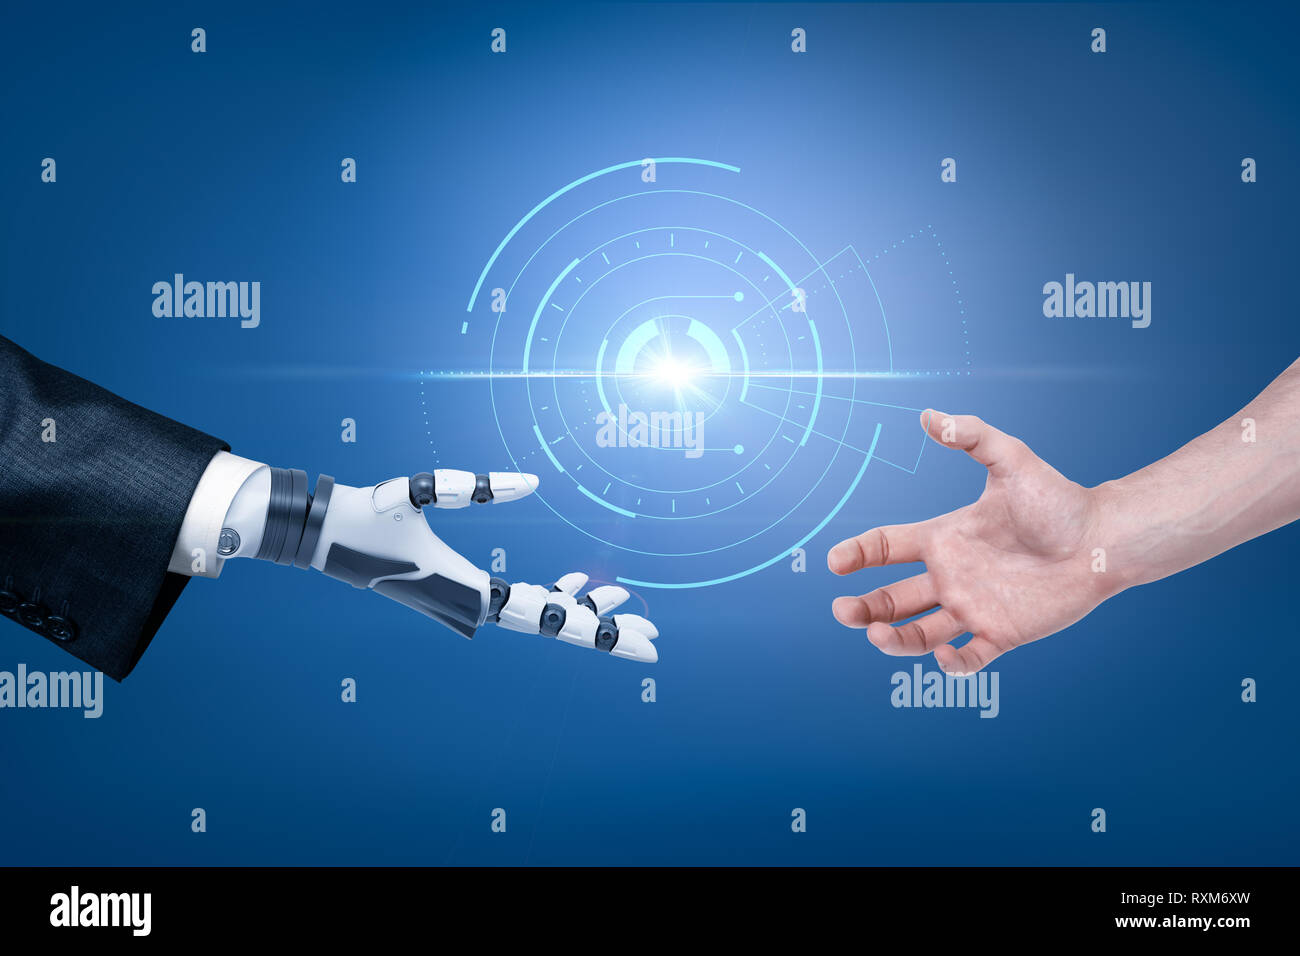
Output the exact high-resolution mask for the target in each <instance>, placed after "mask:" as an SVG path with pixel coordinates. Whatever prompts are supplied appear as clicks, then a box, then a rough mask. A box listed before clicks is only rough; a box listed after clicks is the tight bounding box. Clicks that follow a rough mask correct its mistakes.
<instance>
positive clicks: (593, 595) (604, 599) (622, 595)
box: [578, 584, 629, 617]
mask: <svg viewBox="0 0 1300 956" xmlns="http://www.w3.org/2000/svg"><path fill="white" fill-rule="evenodd" d="M628 597H629V595H628V593H627V591H626V589H624V588H621V587H618V586H617V585H614V584H604V585H601V586H600V587H598V588H592V589H591V590H590V591H588V592H587V593H586V595H585V596H584V597H583V598H582V600H580V601H579V602H578V603H579V604H585V605H587V607H589V608H591V609H592V610H593V611H595V612H596V616H597V617H604V616H605V615H606V614H608V613H609V612H610V611H612V610H614V608H616V607H618V606H619V605H620V604H622V603H623V602H624V601H626V600H627V599H628Z"/></svg>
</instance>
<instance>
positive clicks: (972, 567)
mask: <svg viewBox="0 0 1300 956" xmlns="http://www.w3.org/2000/svg"><path fill="white" fill-rule="evenodd" d="M922 426H923V427H924V428H925V429H926V432H927V433H928V434H929V435H930V437H931V438H933V439H934V440H936V441H938V442H939V443H940V444H943V445H947V446H949V447H955V448H961V449H963V450H964V451H966V452H967V453H968V454H970V456H971V457H972V458H974V459H975V460H976V461H978V462H980V463H981V464H983V465H984V466H986V467H987V468H988V481H987V483H986V485H985V488H984V493H983V494H982V495H980V497H979V500H977V501H976V502H974V503H973V504H970V505H967V506H966V507H964V508H959V509H958V510H956V511H953V512H950V513H948V514H945V515H940V516H938V517H936V518H931V519H929V520H927V521H921V522H918V523H916V524H908V525H892V526H887V527H882V528H873V529H871V530H870V531H867V532H865V533H863V534H861V535H858V536H857V537H855V538H849V539H848V540H847V541H842V542H840V543H839V544H837V545H836V546H835V547H834V548H832V549H831V551H830V553H829V555H828V556H827V563H828V565H829V566H830V569H831V570H832V571H834V572H835V573H836V574H849V573H851V572H853V571H857V570H859V569H861V568H867V567H877V566H880V565H885V564H902V563H907V562H913V561H923V562H925V567H926V569H925V571H924V572H922V573H921V574H917V575H914V576H913V577H909V578H905V579H903V580H901V581H898V582H896V583H894V584H890V585H887V586H885V587H882V588H878V589H876V590H874V591H871V592H869V593H867V594H864V595H861V596H857V597H841V598H836V600H835V602H834V604H833V605H832V611H833V613H834V615H835V617H836V619H837V620H839V622H840V623H841V624H844V625H845V626H847V627H857V628H862V627H865V628H866V630H867V638H868V640H870V641H871V643H872V644H874V645H875V646H876V647H878V648H880V650H882V651H883V652H885V653H886V654H895V655H921V654H926V653H929V652H931V651H933V652H934V655H935V659H936V661H938V663H939V666H940V667H941V668H943V670H944V671H945V672H947V673H950V674H971V673H974V672H976V671H978V670H980V669H981V668H982V667H984V666H985V665H987V664H988V663H989V662H990V661H992V660H993V659H994V658H996V657H997V656H999V655H1000V654H1003V653H1005V652H1006V651H1009V650H1011V649H1012V648H1013V647H1018V646H1019V645H1021V644H1027V643H1029V642H1030V641H1036V640H1038V639H1039V638H1042V637H1046V636H1048V635H1049V634H1054V633H1056V632H1057V631H1059V630H1061V629H1063V628H1065V627H1068V626H1069V625H1070V624H1073V623H1074V622H1075V621H1077V620H1079V619H1080V618H1082V617H1083V616H1084V615H1085V614H1087V613H1088V612H1089V611H1091V610H1092V609H1093V608H1094V607H1096V606H1097V605H1098V604H1099V603H1101V601H1102V600H1103V599H1104V598H1105V596H1106V595H1105V592H1104V590H1103V588H1102V581H1101V578H1102V577H1103V576H1102V575H1097V574H1094V573H1093V568H1094V561H1095V558H1094V555H1093V548H1094V545H1095V543H1096V541H1097V538H1098V529H1097V514H1098V511H1097V505H1096V499H1095V495H1094V493H1093V492H1092V491H1091V490H1090V489H1087V488H1084V487H1082V486H1081V485H1078V484H1076V483H1075V482H1073V481H1070V480H1069V479H1068V478H1066V477H1065V476H1064V475H1062V474H1061V473H1060V472H1058V471H1057V470H1056V469H1055V468H1053V467H1052V466H1051V465H1049V464H1047V463H1046V462H1045V461H1043V460H1042V459H1041V458H1039V457H1038V456H1037V455H1035V454H1034V453H1033V452H1032V451H1031V450H1030V449H1029V447H1028V446H1027V445H1025V443H1024V442H1022V441H1020V440H1019V439H1017V438H1013V437H1011V436H1009V435H1006V434H1003V433H1002V432H1000V431H998V430H997V429H996V428H993V427H992V426H990V425H987V424H985V423H984V422H982V421H981V420H980V419H978V418H976V417H974V416H971V415H958V416H946V415H942V414H941V413H938V412H933V411H929V410H927V411H926V412H925V414H923V415H922ZM936 608H937V610H935V609H936ZM927 611H933V613H930V614H926V615H925V616H924V617H919V618H916V619H915V620H907V619H908V618H912V617H914V616H915V615H919V614H924V613H925V612H927ZM900 622H902V623H900ZM967 632H969V633H970V634H971V635H972V637H971V639H970V641H968V642H967V643H966V644H965V645H963V646H962V647H954V646H952V644H951V643H950V642H951V641H953V640H955V639H956V638H958V637H960V636H961V635H962V634H964V633H967Z"/></svg>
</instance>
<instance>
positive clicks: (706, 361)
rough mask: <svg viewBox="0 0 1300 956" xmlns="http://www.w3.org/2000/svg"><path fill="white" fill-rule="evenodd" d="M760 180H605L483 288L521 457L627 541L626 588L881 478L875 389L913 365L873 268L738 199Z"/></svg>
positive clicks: (784, 552)
mask: <svg viewBox="0 0 1300 956" xmlns="http://www.w3.org/2000/svg"><path fill="white" fill-rule="evenodd" d="M739 174H740V170H739V169H738V168H737V167H734V166H729V165H726V164H722V163H717V162H713V161H710V160H702V159H689V158H684V157H672V158H661V159H654V160H644V161H636V162H628V163H621V164H619V165H616V166H611V167H608V168H606V169H602V170H599V171H596V172H593V173H590V174H588V175H587V176H584V177H582V178H580V179H578V180H575V181H574V182H572V183H570V184H569V185H568V186H565V187H564V188H562V189H559V190H557V191H556V192H554V193H552V194H551V195H550V196H549V197H547V199H545V200H544V201H543V202H541V203H539V204H538V205H537V206H536V207H534V208H533V209H532V210H531V211H530V212H529V213H528V214H527V215H525V216H524V217H523V218H522V219H521V220H520V221H519V222H518V223H517V224H516V225H515V226H514V228H513V229H511V230H510V232H509V233H508V234H507V235H506V236H505V238H504V239H503V240H502V241H501V243H500V245H499V246H498V247H497V249H496V250H495V252H494V253H493V254H492V256H491V257H490V259H489V260H488V262H487V264H486V265H485V266H484V268H483V271H482V273H481V275H480V276H479V278H478V281H477V283H476V284H475V286H474V290H473V292H472V294H471V296H470V299H469V303H468V309H467V311H468V313H469V318H468V319H467V321H466V323H465V324H464V326H463V329H462V331H464V332H465V333H466V334H469V335H471V336H473V337H474V338H475V340H476V341H482V342H483V343H484V346H485V348H486V352H487V354H486V357H485V358H486V366H487V372H488V374H487V378H488V379H489V386H490V389H491V407H492V414H493V416H494V419H495V422H496V427H497V429H498V431H499V433H500V436H501V439H502V441H503V443H504V445H505V448H506V451H507V453H508V455H509V458H510V462H511V467H512V468H516V469H518V470H521V471H530V472H534V473H536V474H538V475H539V477H540V478H541V485H540V487H539V489H538V491H537V493H536V496H535V497H537V498H538V499H540V500H541V501H542V502H544V503H545V505H546V506H547V507H548V508H550V509H551V510H552V511H553V512H554V513H555V514H556V515H557V516H558V517H559V518H560V519H561V520H563V521H564V522H565V523H567V524H568V525H569V526H571V527H573V528H574V529H576V530H578V531H580V532H581V533H583V534H585V535H587V536H589V537H591V538H592V539H594V540H596V541H598V542H600V543H602V544H603V545H606V546H608V547H609V548H611V549H614V553H612V554H611V555H610V562H611V565H612V566H613V567H616V568H617V569H618V570H619V571H620V572H621V573H620V575H619V576H618V577H617V580H619V581H620V582H622V583H625V584H629V585H633V586H637V587H655V588H688V587H702V586H706V585H712V584H718V583H722V582H725V581H730V580H735V579H737V578H740V577H743V576H745V575H748V574H752V573H754V572H756V571H759V570H761V569H763V568H765V567H768V566H771V565H772V564H774V563H776V562H777V561H780V560H782V559H784V558H787V557H788V556H789V555H790V554H791V553H792V551H794V549H796V548H798V547H801V546H802V545H803V544H804V543H806V542H807V541H808V540H809V539H810V538H811V537H812V536H813V535H814V534H816V533H817V531H819V530H820V529H821V528H822V527H824V526H825V524H826V523H827V522H828V521H829V520H830V519H831V518H832V517H833V516H834V515H835V514H836V513H837V512H838V511H839V510H840V508H842V507H843V506H844V504H845V502H846V501H847V500H848V499H849V497H850V496H851V495H852V494H853V493H854V491H855V489H857V488H858V486H859V485H860V483H861V482H862V479H863V476H864V474H865V473H866V471H867V469H868V466H869V465H870V464H871V463H872V461H873V460H874V456H875V453H876V452H875V449H876V446H877V442H878V440H879V438H880V435H881V428H882V425H881V420H880V416H876V415H873V414H872V409H873V407H888V408H897V407H899V406H890V405H886V404H884V403H877V402H873V401H870V400H869V397H868V392H869V391H870V385H871V382H872V381H873V379H883V378H888V377H889V376H891V375H892V374H893V373H894V362H893V354H892V346H891V341H890V333H889V326H888V322H887V320H886V317H885V313H884V308H883V305H882V304H881V302H880V296H879V294H878V291H877V290H876V288H875V285H874V282H873V281H872V279H871V276H870V274H869V273H868V271H867V268H866V266H865V263H863V262H862V260H861V258H860V257H859V256H858V255H857V254H856V252H854V251H853V249H852V247H846V248H844V249H842V250H841V251H840V252H838V253H836V254H835V255H833V256H830V257H828V258H827V259H826V260H819V259H818V258H817V257H816V256H815V255H814V254H813V252H812V251H811V249H810V248H809V247H808V246H807V245H805V244H804V242H803V241H801V240H800V239H799V238H798V237H797V236H795V235H794V234H793V233H792V232H791V231H790V230H788V229H786V228H785V227H784V226H783V225H781V223H779V222H778V221H777V220H776V219H774V218H773V217H771V216H769V215H767V214H766V213H764V212H763V211H761V210H759V209H758V208H756V207H755V206H754V205H751V204H750V203H748V202H745V201H743V200H741V199H739V198H736V196H735V192H736V187H737V185H738V177H739ZM887 464H892V463H887ZM896 467H898V466H896ZM905 470H906V469H905Z"/></svg>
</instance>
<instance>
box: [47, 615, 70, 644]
mask: <svg viewBox="0 0 1300 956" xmlns="http://www.w3.org/2000/svg"><path fill="white" fill-rule="evenodd" d="M45 633H46V634H48V635H49V636H50V637H52V638H54V639H55V640H56V641H63V642H65V643H66V642H68V641H75V640H76V639H77V625H76V624H74V623H73V622H72V621H71V620H69V619H68V618H66V617H63V616H62V615H59V614H52V615H50V616H49V617H48V618H46V619H45Z"/></svg>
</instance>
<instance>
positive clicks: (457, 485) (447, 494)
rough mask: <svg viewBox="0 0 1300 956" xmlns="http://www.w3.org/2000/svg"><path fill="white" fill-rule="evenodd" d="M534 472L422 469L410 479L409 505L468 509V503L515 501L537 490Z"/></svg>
mask: <svg viewBox="0 0 1300 956" xmlns="http://www.w3.org/2000/svg"><path fill="white" fill-rule="evenodd" d="M537 484H538V479H537V476H536V475H530V474H527V473H525V472H519V471H492V472H488V473H487V474H486V475H476V474H474V472H472V471H458V470H456V469H454V468H439V469H437V470H436V471H434V472H433V474H430V473H429V472H427V471H422V472H420V473H419V474H418V475H413V476H412V477H411V479H410V498H411V504H413V505H415V506H416V507H417V508H423V507H424V506H425V505H433V506H434V507H435V508H467V507H469V505H470V504H471V503H476V504H486V503H487V502H489V501H490V502H493V503H494V504H495V503H497V502H502V501H518V500H519V499H520V498H524V497H527V496H528V495H530V494H532V493H533V492H534V491H535V490H536V489H537Z"/></svg>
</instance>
